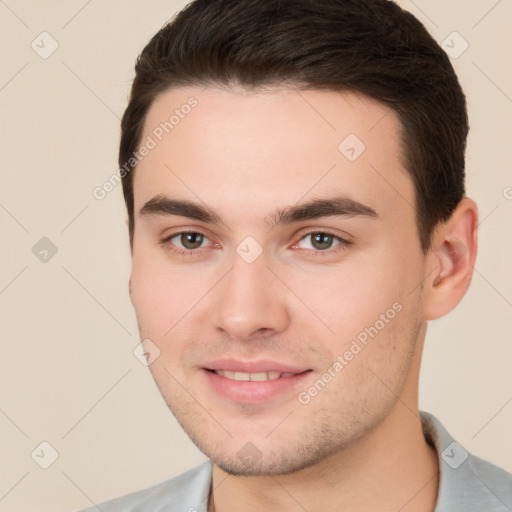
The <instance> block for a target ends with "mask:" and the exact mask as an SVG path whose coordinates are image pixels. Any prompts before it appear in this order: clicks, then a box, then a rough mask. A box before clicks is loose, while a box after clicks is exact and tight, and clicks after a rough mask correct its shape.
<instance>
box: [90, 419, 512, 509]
mask: <svg viewBox="0 0 512 512" xmlns="http://www.w3.org/2000/svg"><path fill="white" fill-rule="evenodd" d="M421 422H422V425H423V432H424V435H425V438H426V439H427V441H428V442H429V443H430V444H431V445H432V446H433V447H434V448H435V449H436V451H437V454H438V459H439V469H440V473H439V475H440V478H439V492H438V497H437V504H436V508H435V512H512V474H510V473H508V472H506V471H505V470H503V469H500V468H498V467H497V466H494V465H493V464H491V463H489V462H486V461H484V460H482V459H480V458H478V457H475V456H474V455H471V454H469V453H468V452H467V451H466V450H465V449H464V448H463V447H462V446H461V445H460V444H459V443H457V442H456V441H455V440H454V439H453V438H452V437H451V436H450V434H448V432H447V431H446V430H445V429H444V427H443V426H442V425H441V423H440V422H439V420H437V419H436V418H435V417H434V416H432V415H431V414H428V413H425V412H422V413H421ZM211 479H212V466H211V463H209V462H207V463H205V464H202V465H201V466H199V467H197V468H194V469H192V470H190V471H188V472H186V473H183V474H182V475H180V476H178V477H176V478H173V479H171V480H167V481H166V482H163V483H161V484H158V485H156V486H154V487H151V488H149V489H145V490H143V491H138V492H134V493H132V494H128V495H126V496H123V497H121V498H117V499H114V500H110V501H107V502H106V503H103V504H101V505H98V507H96V506H93V507H91V508H88V509H87V510H84V511H82V512H98V511H101V512H207V505H208V497H209V494H210V487H211Z"/></svg>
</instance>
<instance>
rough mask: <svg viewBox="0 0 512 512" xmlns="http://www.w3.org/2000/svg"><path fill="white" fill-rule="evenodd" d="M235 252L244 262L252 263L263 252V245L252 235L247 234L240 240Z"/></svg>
mask: <svg viewBox="0 0 512 512" xmlns="http://www.w3.org/2000/svg"><path fill="white" fill-rule="evenodd" d="M236 252H237V254H238V256H240V258H242V259H243V260H244V261H245V262H246V263H253V262H254V261H256V259H257V258H258V257H259V256H260V254H261V253H262V252H263V247H261V245H260V244H259V243H258V242H257V241H256V240H255V239H254V238H253V237H252V236H248V237H246V238H244V239H243V240H242V241H241V242H240V244H239V245H238V247H237V248H236Z"/></svg>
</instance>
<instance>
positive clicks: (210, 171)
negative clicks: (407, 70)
mask: <svg viewBox="0 0 512 512" xmlns="http://www.w3.org/2000/svg"><path fill="white" fill-rule="evenodd" d="M141 144H142V145H144V144H146V145H148V146H151V149H150V150H149V151H148V152H147V154H146V156H145V157H144V158H143V159H141V160H140V162H139V164H138V166H137V170H136V172H135V177H134V191H135V202H136V205H135V207H136V210H137V209H138V207H140V206H141V204H143V203H144V202H145V201H148V200H149V199H151V197H153V196H155V195H157V194H162V193H163V194H168V195H179V196H180V197H184V198H187V199H197V198H200V199H201V201H203V202H206V203H208V204H209V205H210V206H212V207H214V208H215V207H219V208H220V207H224V208H228V207H231V208H233V209H237V208H238V209H239V210H241V209H243V211H247V212H248V211H253V212H255V211H256V210H251V205H252V206H254V207H257V206H258V205H260V206H263V205H265V204H268V203H269V202H272V203H277V204H276V206H286V205H287V204H295V203H297V202H298V201H300V200H301V198H306V197H307V196H308V195H314V196H316V197H318V196H320V197H322V196H324V195H326V194H328V193H330V192H331V191H333V190H335V192H336V193H342V194H344V195H347V196H349V197H352V198H353V199H357V200H360V201H365V202H367V203H371V202H373V204H374V205H377V206H378V205H379V204H381V203H385V202H391V203H395V206H396V208H398V209H399V206H406V207H407V208H409V209H410V207H411V205H412V203H413V197H414V192H413V188H412V181H411V179H410V177H409V175H408V174H407V172H406V171H405V169H404V168H403V165H402V155H401V126H400V122H399V120H398V118H397V116H396V114H395V113H394V112H393V111H392V110H390V109H389V108H388V107H387V106H385V105H383V104H381V103H379V102H377V101H375V100H373V99H371V98H368V97H366V96H364V95H361V94H357V93H350V92H334V91H318V90H307V91H306V90H299V89H295V88H288V87H280V88H274V89H271V90H259V91H253V92H248V91H246V90H242V89H220V88H210V87H208V88H199V87H180V88H175V89H171V90H168V91H166V92H165V93H163V94H161V95H160V96H158V97H157V98H156V100H155V101H154V102H153V104H152V105H151V108H150V109H149V112H148V114H147V117H146V120H145V124H144V130H143V135H142V138H141ZM356 196H357V197H356ZM227 200H229V204H228V203H227V202H226V201H227ZM400 201H401V202H405V203H407V204H406V205H405V204H404V205H399V202H400ZM388 206H389V205H388Z"/></svg>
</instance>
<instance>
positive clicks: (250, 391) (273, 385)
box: [203, 370, 311, 404]
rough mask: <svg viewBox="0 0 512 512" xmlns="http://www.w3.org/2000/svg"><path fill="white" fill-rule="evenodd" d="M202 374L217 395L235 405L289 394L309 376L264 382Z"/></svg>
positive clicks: (301, 375)
mask: <svg viewBox="0 0 512 512" xmlns="http://www.w3.org/2000/svg"><path fill="white" fill-rule="evenodd" d="M203 373H204V374H205V377H206V379H207V380H208V382H209V384H210V386H211V387H212V388H213V390H214V391H215V392H216V393H217V394H219V395H221V396H223V397H225V398H228V399H229V400H230V401H233V402H236V403H244V404H257V403H261V402H265V401H268V400H270V399H272V398H275V397H276V396H278V395H282V394H284V393H286V392H288V393H290V392H291V391H292V390H293V389H294V388H297V387H298V386H299V385H300V384H301V383H302V382H303V381H304V380H305V379H306V378H307V377H308V376H309V375H310V374H311V371H310V370H308V371H305V372H302V373H298V374H296V375H292V376H291V377H280V378H278V379H272V380H264V381H249V380H232V379H228V378H226V377H222V376H221V375H217V374H216V373H214V372H212V371H210V370H203Z"/></svg>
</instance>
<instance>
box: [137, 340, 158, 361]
mask: <svg viewBox="0 0 512 512" xmlns="http://www.w3.org/2000/svg"><path fill="white" fill-rule="evenodd" d="M133 355H134V356H135V357H136V358H137V359H138V360H139V361H140V362H141V363H142V364H143V365H144V366H150V365H152V364H153V363H154V362H155V361H156V360H157V359H158V358H159V357H160V349H159V348H158V347H157V346H156V345H155V344H154V343H153V342H152V341H151V340H150V339H149V338H146V339H145V340H142V341H141V342H140V344H139V345H137V346H136V347H135V350H134V351H133Z"/></svg>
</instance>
